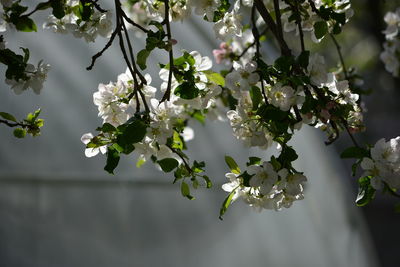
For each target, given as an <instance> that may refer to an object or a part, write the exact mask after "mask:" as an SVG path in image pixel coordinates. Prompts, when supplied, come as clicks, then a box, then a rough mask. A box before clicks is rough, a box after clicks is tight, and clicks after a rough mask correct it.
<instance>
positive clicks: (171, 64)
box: [160, 0, 174, 103]
mask: <svg viewBox="0 0 400 267" xmlns="http://www.w3.org/2000/svg"><path fill="white" fill-rule="evenodd" d="M164 6H165V18H164V21H163V23H164V24H165V25H166V27H167V38H168V44H169V45H170V47H169V52H168V56H169V73H168V84H167V90H166V91H165V93H164V96H163V97H162V99H161V101H160V103H162V102H164V101H166V100H168V101H169V100H170V98H171V90H172V74H173V72H174V53H173V48H172V34H171V25H170V23H169V0H164Z"/></svg>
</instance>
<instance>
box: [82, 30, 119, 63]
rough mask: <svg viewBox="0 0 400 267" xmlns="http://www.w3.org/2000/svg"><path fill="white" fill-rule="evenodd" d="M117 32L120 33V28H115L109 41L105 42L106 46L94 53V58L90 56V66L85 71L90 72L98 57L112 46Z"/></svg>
mask: <svg viewBox="0 0 400 267" xmlns="http://www.w3.org/2000/svg"><path fill="white" fill-rule="evenodd" d="M119 31H121V29H120V27H118V26H117V27H116V28H115V30H114V31H113V33H112V34H111V37H110V40H108V42H107V44H106V45H105V46H104V48H103V49H102V50H101V51H100V52H98V53H96V54H95V55H94V56H92V62H91V64H90V66H89V67H87V68H86V70H91V69H93V66H94V64H95V62H96V60H97V59H98V58H99V57H101V56H102V55H103V53H104V52H105V51H106V50H107V49H108V48H110V46H111V45H112V43H113V41H114V39H115V36H117V34H118V32H119Z"/></svg>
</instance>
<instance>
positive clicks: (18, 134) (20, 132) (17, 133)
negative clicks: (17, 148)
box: [14, 128, 26, 138]
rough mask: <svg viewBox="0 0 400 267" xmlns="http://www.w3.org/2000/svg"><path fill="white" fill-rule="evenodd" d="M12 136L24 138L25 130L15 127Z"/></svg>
mask: <svg viewBox="0 0 400 267" xmlns="http://www.w3.org/2000/svg"><path fill="white" fill-rule="evenodd" d="M14 136H15V137H17V138H24V137H25V136H26V130H25V129H22V128H16V129H15V130H14Z"/></svg>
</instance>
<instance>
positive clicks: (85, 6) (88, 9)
mask: <svg viewBox="0 0 400 267" xmlns="http://www.w3.org/2000/svg"><path fill="white" fill-rule="evenodd" d="M92 13H93V5H92V4H91V3H88V2H87V1H83V0H80V1H79V14H80V18H81V19H82V20H83V21H89V20H90V17H91V16H92Z"/></svg>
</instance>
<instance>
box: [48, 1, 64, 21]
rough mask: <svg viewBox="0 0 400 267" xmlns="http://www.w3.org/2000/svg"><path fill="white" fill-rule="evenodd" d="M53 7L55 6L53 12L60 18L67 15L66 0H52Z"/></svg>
mask: <svg viewBox="0 0 400 267" xmlns="http://www.w3.org/2000/svg"><path fill="white" fill-rule="evenodd" d="M50 2H51V8H53V12H52V14H53V15H54V17H56V18H58V19H62V18H63V17H64V16H65V1H50Z"/></svg>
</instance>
